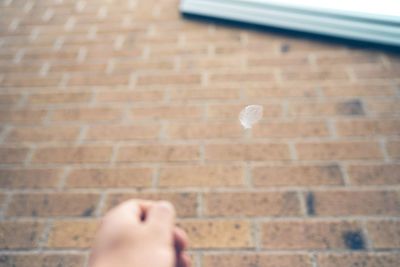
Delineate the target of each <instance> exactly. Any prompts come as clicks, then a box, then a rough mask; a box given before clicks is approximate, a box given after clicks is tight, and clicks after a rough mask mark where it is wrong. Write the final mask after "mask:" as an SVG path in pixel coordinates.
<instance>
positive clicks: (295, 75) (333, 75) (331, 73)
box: [281, 68, 349, 81]
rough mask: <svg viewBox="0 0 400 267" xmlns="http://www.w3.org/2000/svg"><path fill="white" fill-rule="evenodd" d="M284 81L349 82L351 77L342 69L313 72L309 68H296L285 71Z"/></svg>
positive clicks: (283, 72)
mask: <svg viewBox="0 0 400 267" xmlns="http://www.w3.org/2000/svg"><path fill="white" fill-rule="evenodd" d="M281 75H282V79H283V80H284V81H294V80H299V81H325V80H340V81H346V80H349V76H348V75H347V73H346V72H345V71H344V70H342V69H333V68H325V69H319V70H316V71H311V70H310V69H307V68H304V69H302V68H296V69H295V70H289V69H287V70H283V71H282V73H281Z"/></svg>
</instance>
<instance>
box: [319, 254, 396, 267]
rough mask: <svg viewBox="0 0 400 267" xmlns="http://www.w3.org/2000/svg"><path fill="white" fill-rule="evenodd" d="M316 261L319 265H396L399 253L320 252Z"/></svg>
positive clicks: (388, 266)
mask: <svg viewBox="0 0 400 267" xmlns="http://www.w3.org/2000/svg"><path fill="white" fill-rule="evenodd" d="M317 262H318V266H320V267H337V266H363V267H382V266H385V267H397V266H399V264H400V255H399V254H398V253H351V254H321V255H318V256H317Z"/></svg>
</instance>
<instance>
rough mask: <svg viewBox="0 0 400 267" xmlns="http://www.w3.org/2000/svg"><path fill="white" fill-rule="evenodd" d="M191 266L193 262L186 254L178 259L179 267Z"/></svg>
mask: <svg viewBox="0 0 400 267" xmlns="http://www.w3.org/2000/svg"><path fill="white" fill-rule="evenodd" d="M191 264H192V262H191V260H190V257H189V256H188V255H187V254H186V253H183V254H181V255H179V257H178V258H177V264H176V266H177V267H190V266H191Z"/></svg>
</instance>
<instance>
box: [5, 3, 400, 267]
mask: <svg viewBox="0 0 400 267" xmlns="http://www.w3.org/2000/svg"><path fill="white" fill-rule="evenodd" d="M177 7H178V1H177V0H114V1H112V0H91V1H85V0H80V1H72V0H40V1H34V0H1V1H0V32H1V37H0V122H1V127H0V162H1V163H0V188H1V189H0V204H1V205H0V206H1V209H0V266H1V267H3V266H18V267H26V266H29V267H32V266H33V267H39V266H60V267H61V266H85V264H86V262H87V254H88V248H89V247H90V243H91V240H92V237H93V234H94V231H95V228H96V223H97V221H98V219H99V218H100V217H101V216H102V215H103V214H104V212H105V211H106V210H107V209H109V208H110V207H112V206H113V205H114V204H116V203H119V202H120V201H122V200H125V199H129V198H133V197H134V198H146V199H147V198H148V199H166V200H169V201H171V202H173V203H174V204H175V205H176V208H177V211H178V215H179V224H180V225H181V226H182V227H184V228H185V229H186V230H187V231H188V233H189V236H190V239H191V255H192V257H193V261H194V266H196V267H216V266H219V267H221V266H222V267H239V266H240V267H244V266H245V267H256V266H259V267H261V266H262V267H336V266H340V267H343V266H344V267H346V266H365V267H382V266H384V267H398V266H400V253H399V252H400V217H399V215H400V187H399V185H400V136H399V135H400V116H399V115H400V89H399V88H400V57H399V56H398V55H397V56H396V55H394V54H390V53H388V52H385V50H382V49H368V48H363V49H361V48H359V47H358V48H357V46H356V47H350V46H349V45H348V44H343V43H338V42H331V43H327V42H324V41H321V40H318V39H316V38H311V39H310V38H306V37H299V36H298V37H296V36H293V35H287V34H282V33H278V32H272V31H269V30H264V31H261V30H255V29H251V28H246V27H236V26H234V25H227V24H220V23H215V22H207V21H195V20H187V19H184V18H182V17H181V16H180V14H179V12H178V8H177ZM249 104H261V105H263V106H264V119H263V120H262V121H261V123H260V124H258V125H257V126H256V127H255V128H254V129H253V130H248V131H245V130H243V129H242V128H241V126H240V125H239V122H238V114H239V111H240V110H241V109H242V108H243V107H245V106H246V105H249Z"/></svg>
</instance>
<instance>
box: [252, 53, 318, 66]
mask: <svg viewBox="0 0 400 267" xmlns="http://www.w3.org/2000/svg"><path fill="white" fill-rule="evenodd" d="M247 65H248V66H249V67H263V68H265V67H285V66H288V67H293V66H299V67H300V66H301V67H306V66H309V65H310V60H309V57H308V56H307V55H299V54H297V55H290V56H289V55H280V56H270V55H268V56H260V55H257V56H256V57H249V59H248V61H247Z"/></svg>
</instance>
